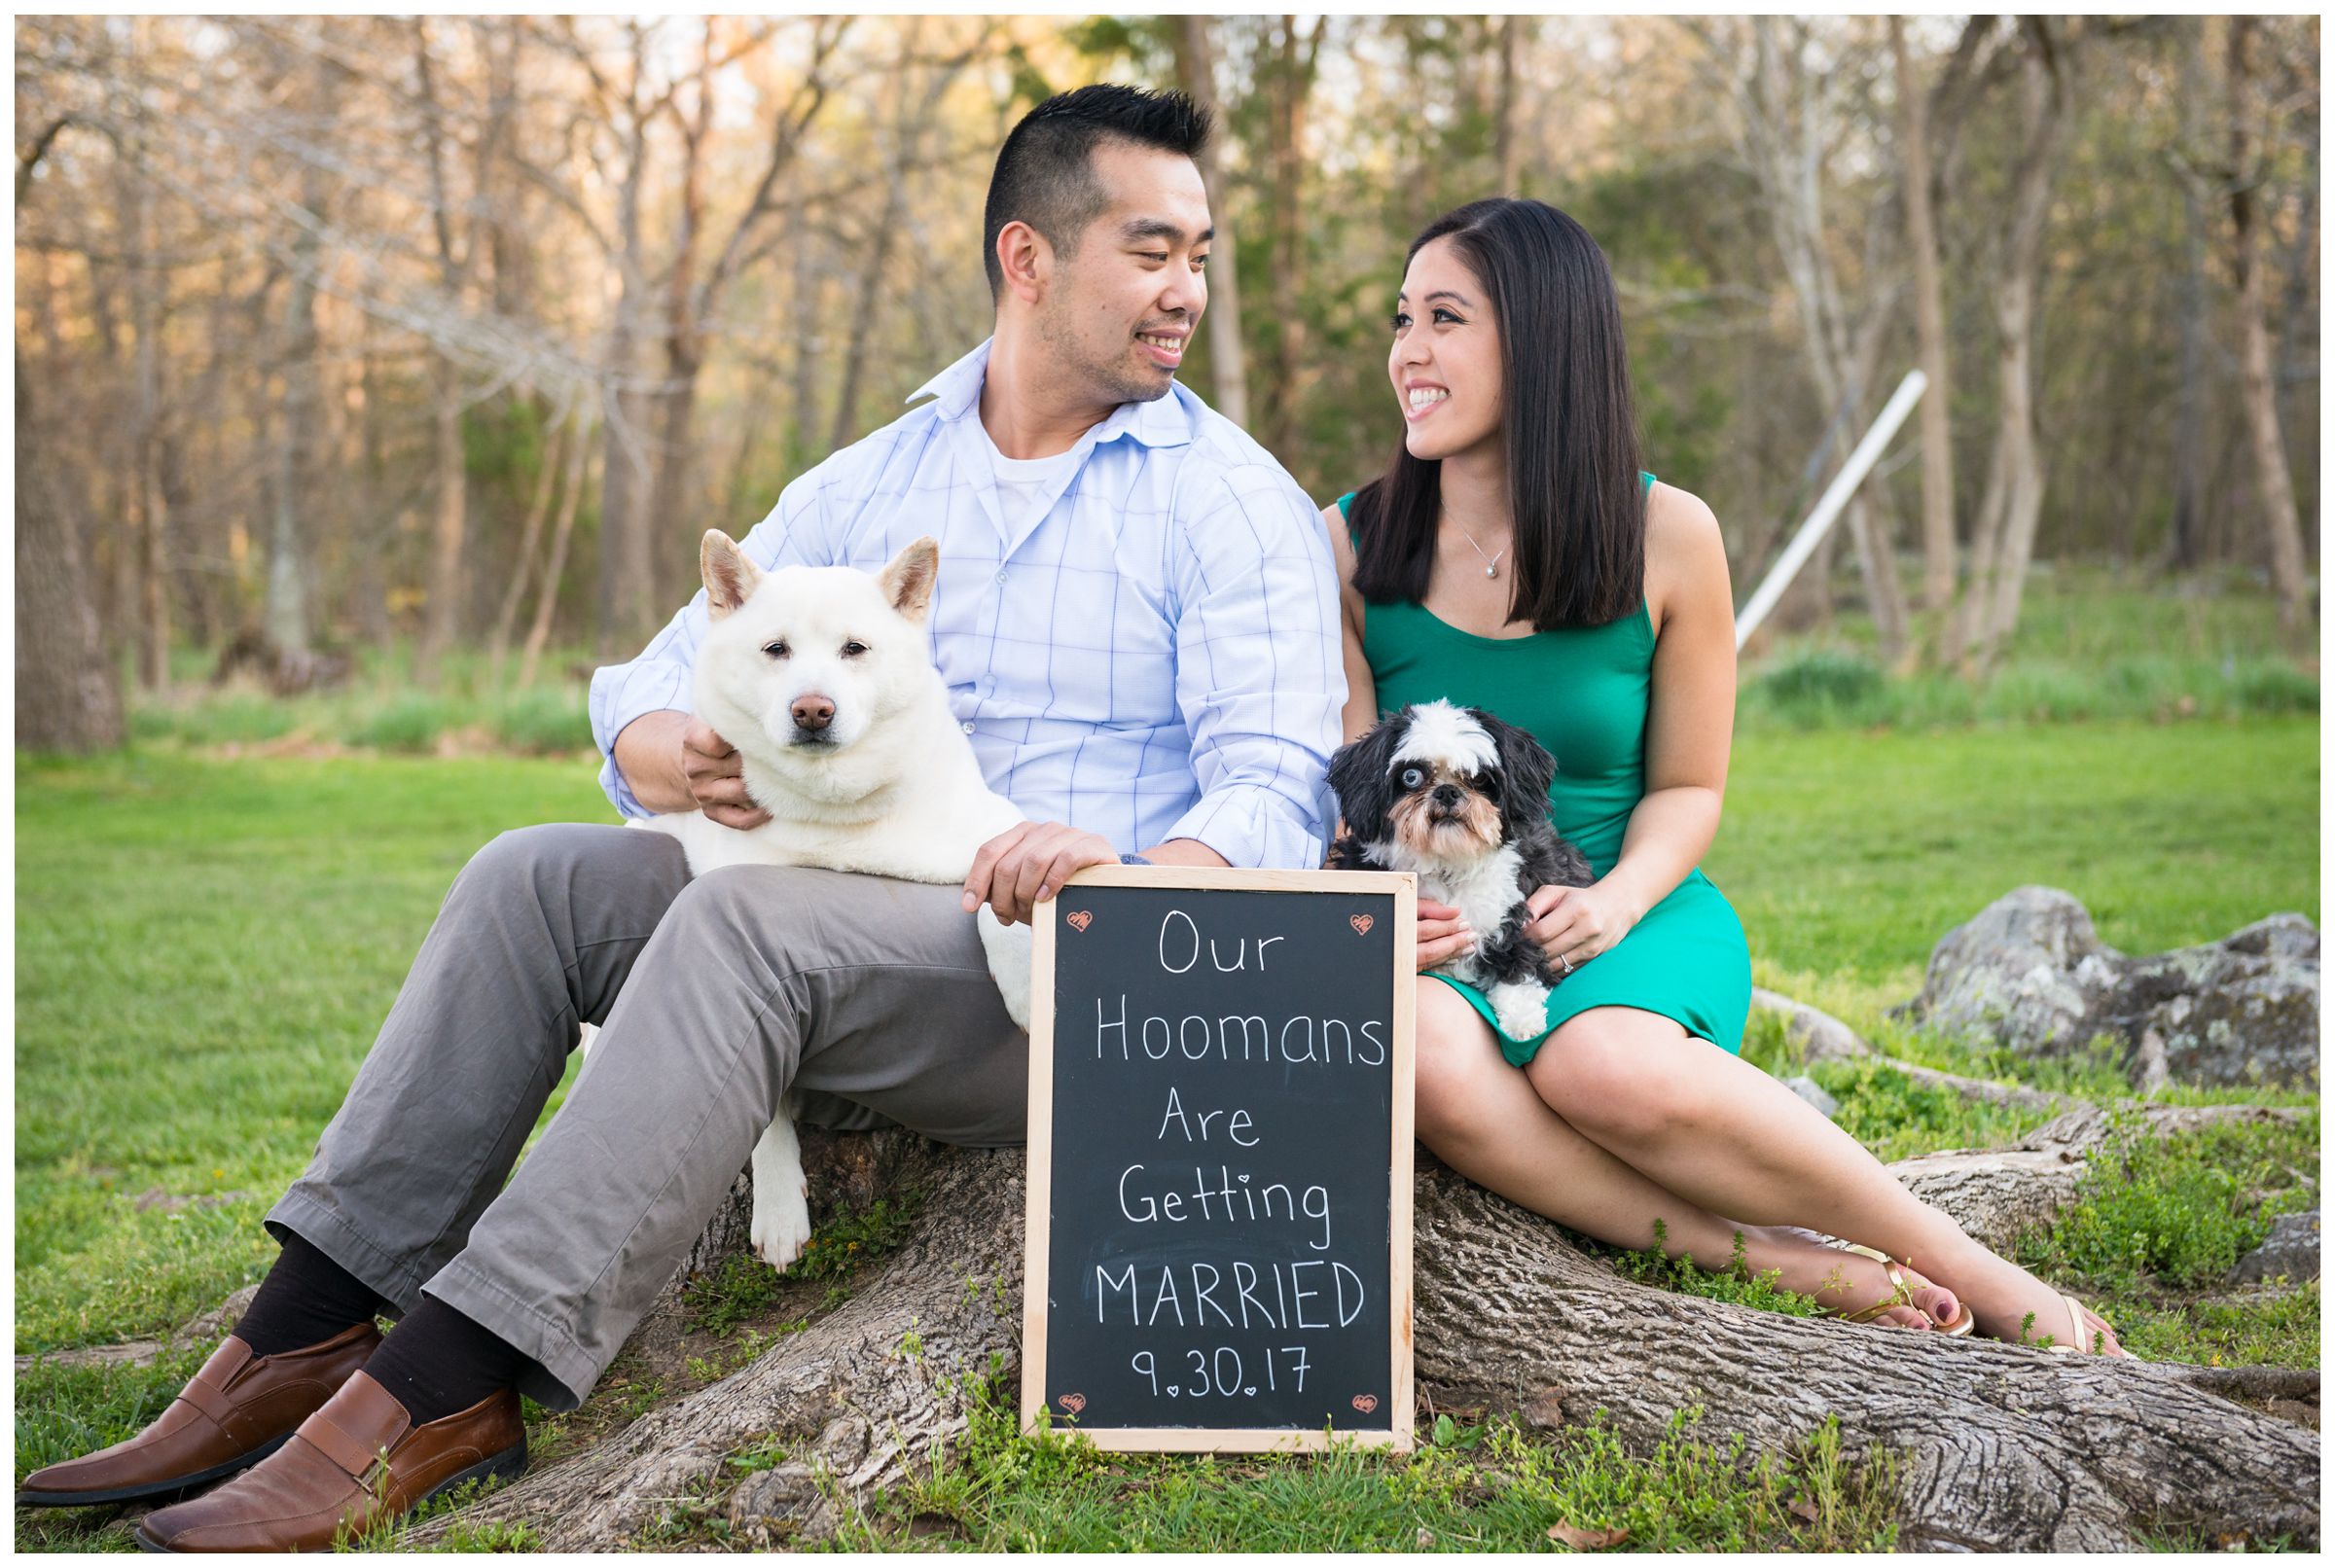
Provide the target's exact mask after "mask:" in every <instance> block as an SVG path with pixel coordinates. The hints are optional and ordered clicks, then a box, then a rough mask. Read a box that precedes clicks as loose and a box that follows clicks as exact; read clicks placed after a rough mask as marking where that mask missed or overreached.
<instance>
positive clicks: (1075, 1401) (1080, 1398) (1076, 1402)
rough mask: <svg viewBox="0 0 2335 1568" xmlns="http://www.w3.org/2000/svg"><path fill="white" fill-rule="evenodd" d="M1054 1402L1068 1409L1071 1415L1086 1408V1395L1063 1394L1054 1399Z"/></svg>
mask: <svg viewBox="0 0 2335 1568" xmlns="http://www.w3.org/2000/svg"><path fill="white" fill-rule="evenodd" d="M1054 1403H1055V1404H1057V1405H1060V1407H1061V1408H1063V1409H1065V1410H1068V1411H1069V1412H1070V1413H1071V1414H1072V1415H1076V1414H1077V1413H1078V1412H1079V1411H1081V1410H1083V1409H1085V1408H1087V1396H1086V1395H1084V1394H1064V1395H1061V1396H1060V1397H1059V1398H1058V1399H1056V1400H1055V1402H1054Z"/></svg>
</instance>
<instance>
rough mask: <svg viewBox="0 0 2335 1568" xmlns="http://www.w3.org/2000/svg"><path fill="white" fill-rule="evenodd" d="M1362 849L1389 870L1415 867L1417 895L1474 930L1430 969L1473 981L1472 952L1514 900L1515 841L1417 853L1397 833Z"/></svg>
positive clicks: (1518, 860)
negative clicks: (1445, 854) (1464, 854)
mask: <svg viewBox="0 0 2335 1568" xmlns="http://www.w3.org/2000/svg"><path fill="white" fill-rule="evenodd" d="M1363 853H1364V854H1365V855H1367V856H1369V857H1370V858H1371V859H1372V860H1375V861H1378V862H1379V863H1380V864H1382V865H1383V866H1384V867H1385V868H1386V869H1387V870H1388V871H1390V872H1412V873H1417V875H1418V877H1419V897H1420V898H1422V899H1427V900H1430V901H1432V902H1433V903H1436V904H1449V905H1451V906H1452V907H1453V908H1454V909H1457V910H1458V911H1459V918H1460V920H1461V922H1462V923H1464V924H1465V925H1466V927H1467V929H1468V930H1470V931H1472V932H1474V933H1475V934H1476V944H1475V946H1473V947H1470V948H1468V949H1467V950H1466V951H1465V952H1462V953H1459V954H1457V955H1455V956H1454V957H1452V958H1449V959H1447V960H1445V961H1444V962H1443V963H1440V964H1438V965H1436V966H1435V969H1434V973H1436V974H1441V975H1449V976H1451V977H1452V979H1454V980H1465V981H1467V982H1468V983H1469V984H1470V985H1473V984H1474V983H1476V981H1477V980H1479V979H1481V978H1482V976H1483V970H1482V968H1481V967H1480V966H1479V965H1478V964H1477V961H1476V959H1477V954H1478V953H1479V952H1480V951H1481V950H1482V949H1483V946H1484V943H1485V942H1486V940H1488V939H1489V938H1491V937H1494V936H1496V935H1498V934H1499V929H1500V927H1501V926H1502V925H1504V924H1506V923H1507V919H1508V911H1509V910H1510V909H1514V908H1515V907H1516V904H1517V891H1516V878H1517V873H1518V871H1519V870H1520V869H1521V868H1522V867H1523V865H1524V856H1522V855H1521V854H1519V853H1517V850H1516V846H1515V845H1514V844H1502V845H1500V847H1499V848H1497V849H1495V850H1493V851H1492V852H1491V854H1489V855H1484V856H1481V857H1479V858H1477V859H1474V860H1464V861H1448V860H1444V859H1441V858H1440V857H1436V856H1429V855H1421V854H1419V852H1418V851H1416V850H1414V849H1411V848H1409V847H1407V846H1406V845H1405V844H1403V843H1402V842H1401V841H1400V840H1399V839H1396V840H1390V841H1388V842H1386V843H1383V844H1368V845H1365V846H1364V848H1363ZM1535 1032H1537V1031H1535Z"/></svg>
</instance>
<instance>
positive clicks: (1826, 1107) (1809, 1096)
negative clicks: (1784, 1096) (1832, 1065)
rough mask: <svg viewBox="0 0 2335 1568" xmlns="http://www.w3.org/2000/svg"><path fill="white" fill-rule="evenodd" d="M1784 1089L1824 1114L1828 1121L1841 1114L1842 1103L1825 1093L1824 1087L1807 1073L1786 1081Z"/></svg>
mask: <svg viewBox="0 0 2335 1568" xmlns="http://www.w3.org/2000/svg"><path fill="white" fill-rule="evenodd" d="M1783 1087H1785V1088H1788V1089H1790V1090H1791V1091H1792V1092H1793V1093H1794V1094H1797V1095H1799V1096H1800V1097H1801V1098H1802V1099H1804V1100H1806V1101H1807V1102H1808V1103H1809V1104H1811V1105H1813V1106H1814V1107H1815V1108H1816V1109H1817V1110H1819V1111H1821V1112H1823V1113H1824V1117H1825V1120H1827V1121H1830V1120H1831V1119H1832V1118H1833V1117H1836V1116H1838V1115H1840V1114H1841V1102H1840V1101H1838V1100H1836V1099H1834V1098H1833V1097H1832V1096H1831V1095H1829V1094H1827V1093H1825V1092H1824V1086H1823V1085H1821V1084H1819V1083H1817V1082H1816V1081H1815V1080H1814V1079H1813V1078H1811V1077H1809V1076H1808V1075H1807V1074H1806V1073H1802V1074H1801V1075H1800V1076H1799V1077H1797V1078H1787V1079H1785V1080H1784V1081H1783Z"/></svg>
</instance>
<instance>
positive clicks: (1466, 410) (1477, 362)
mask: <svg viewBox="0 0 2335 1568" xmlns="http://www.w3.org/2000/svg"><path fill="white" fill-rule="evenodd" d="M1386 374H1387V377H1388V378H1389V379H1390V380H1392V381H1393V383H1394V396H1395V401H1396V403H1397V404H1399V405H1400V406H1401V408H1402V411H1403V440H1404V444H1405V445H1408V446H1409V448H1410V450H1411V455H1412V456H1414V457H1416V458H1419V460H1420V461H1422V462H1434V461H1436V460H1438V459H1441V458H1447V457H1453V456H1456V455H1457V454H1459V453H1461V452H1464V451H1467V450H1469V449H1471V448H1473V447H1475V446H1478V445H1481V444H1483V443H1484V442H1486V441H1493V442H1496V441H1498V440H1499V439H1500V398H1501V392H1502V376H1501V373H1500V335H1499V327H1498V324H1497V323H1496V322H1494V321H1493V320H1492V315H1491V299H1490V297H1489V296H1487V295H1486V293H1485V291H1484V285H1483V284H1482V283H1481V282H1480V281H1479V280H1478V279H1477V277H1476V275H1475V273H1474V272H1472V271H1470V270H1469V269H1468V267H1467V265H1466V263H1464V262H1462V261H1461V260H1460V258H1459V253H1458V250H1457V249H1456V248H1455V246H1454V245H1453V244H1452V241H1451V239H1450V238H1449V237H1448V236H1447V237H1445V238H1442V239H1433V240H1429V241H1428V242H1427V243H1426V244H1424V245H1422V246H1420V247H1419V254H1418V255H1417V256H1414V257H1413V258H1411V266H1410V268H1409V270H1407V271H1406V272H1405V273H1404V274H1403V291H1402V293H1401V294H1400V295H1399V296H1398V297H1397V298H1396V300H1395V305H1394V346H1393V348H1392V349H1391V350H1390V351H1389V352H1388V354H1387V356H1386Z"/></svg>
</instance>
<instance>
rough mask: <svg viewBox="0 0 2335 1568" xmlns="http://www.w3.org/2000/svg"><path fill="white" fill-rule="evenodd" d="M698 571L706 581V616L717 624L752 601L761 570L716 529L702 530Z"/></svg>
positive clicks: (758, 583) (759, 580) (760, 578)
mask: <svg viewBox="0 0 2335 1568" xmlns="http://www.w3.org/2000/svg"><path fill="white" fill-rule="evenodd" d="M698 570H699V572H700V573H701V574H702V575H703V576H704V579H705V613H706V615H708V616H709V617H711V618H712V619H713V620H716V621H719V620H721V619H722V617H724V616H726V615H728V614H730V613H731V612H732V611H734V610H736V608H737V607H738V606H739V605H741V604H743V603H745V602H746V601H747V600H748V599H750V598H752V597H753V596H754V589H755V588H757V587H759V586H760V585H761V583H762V568H761V567H759V566H757V565H755V564H754V563H753V562H752V561H750V560H748V559H746V552H744V551H742V550H740V549H738V548H737V545H736V542H735V541H733V540H732V539H731V537H730V536H729V535H728V534H726V533H724V532H722V531H721V530H720V529H719V528H708V529H706V530H705V541H704V543H702V544H700V546H699V547H698Z"/></svg>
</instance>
